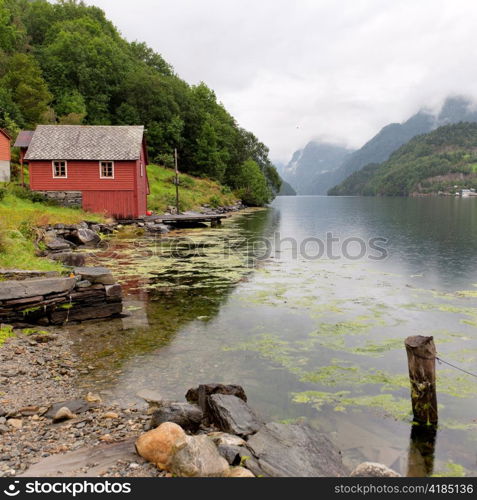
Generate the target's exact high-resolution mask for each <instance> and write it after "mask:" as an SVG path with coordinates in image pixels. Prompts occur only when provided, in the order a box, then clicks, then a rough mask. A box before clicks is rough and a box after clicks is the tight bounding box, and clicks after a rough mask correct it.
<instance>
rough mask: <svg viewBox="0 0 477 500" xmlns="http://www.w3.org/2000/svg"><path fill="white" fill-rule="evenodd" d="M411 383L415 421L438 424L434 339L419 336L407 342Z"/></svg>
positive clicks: (408, 339)
mask: <svg viewBox="0 0 477 500" xmlns="http://www.w3.org/2000/svg"><path fill="white" fill-rule="evenodd" d="M404 344H405V346H406V352H407V360H408V367H409V379H410V381H411V400H412V412H413V414H414V420H415V421H416V422H419V423H423V424H430V425H431V424H437V420H438V416H437V395H436V346H435V345H434V337H423V336H422V335H417V336H414V337H408V338H407V339H406V340H405V342H404Z"/></svg>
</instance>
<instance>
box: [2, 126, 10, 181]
mask: <svg viewBox="0 0 477 500" xmlns="http://www.w3.org/2000/svg"><path fill="white" fill-rule="evenodd" d="M10 141H11V137H10V136H9V135H8V134H7V132H6V131H5V130H2V129H1V128H0V182H8V181H9V180H10V160H11V156H10Z"/></svg>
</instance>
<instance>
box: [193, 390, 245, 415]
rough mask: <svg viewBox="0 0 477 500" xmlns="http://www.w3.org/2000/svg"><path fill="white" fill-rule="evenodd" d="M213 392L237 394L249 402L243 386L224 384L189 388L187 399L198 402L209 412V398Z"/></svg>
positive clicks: (203, 409) (205, 411) (204, 410)
mask: <svg viewBox="0 0 477 500" xmlns="http://www.w3.org/2000/svg"><path fill="white" fill-rule="evenodd" d="M212 394H226V395H229V396H236V397H238V398H240V399H242V400H243V401H245V402H247V396H246V395H245V391H244V390H243V387H242V386H240V385H224V384H201V385H199V387H196V388H193V389H189V390H188V391H187V394H186V399H187V401H189V403H195V404H198V405H199V406H200V407H201V408H202V411H203V412H204V413H207V411H208V405H207V398H208V396H211V395H212Z"/></svg>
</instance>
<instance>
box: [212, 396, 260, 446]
mask: <svg viewBox="0 0 477 500" xmlns="http://www.w3.org/2000/svg"><path fill="white" fill-rule="evenodd" d="M208 402H209V413H208V417H209V420H210V421H211V422H212V423H213V424H215V425H216V426H217V427H218V428H219V429H220V430H222V431H225V432H228V433H230V434H236V435H238V436H249V435H250V434H254V433H255V432H257V431H258V430H259V429H260V428H261V427H262V425H263V423H262V421H261V420H259V419H258V417H257V416H256V415H255V413H254V412H253V411H252V409H251V408H250V407H249V406H248V405H247V403H245V402H244V401H243V400H242V399H239V398H237V397H236V396H227V395H224V394H212V396H210V397H209V399H208Z"/></svg>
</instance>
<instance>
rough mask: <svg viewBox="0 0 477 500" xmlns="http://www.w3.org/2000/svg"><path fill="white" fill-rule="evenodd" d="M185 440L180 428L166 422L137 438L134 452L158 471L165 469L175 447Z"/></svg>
mask: <svg viewBox="0 0 477 500" xmlns="http://www.w3.org/2000/svg"><path fill="white" fill-rule="evenodd" d="M185 439H186V433H185V432H184V430H183V429H182V428H181V427H180V426H178V425H177V424H174V423H172V422H166V423H164V424H161V425H160V426H159V427H157V429H153V430H152V431H148V432H146V433H145V434H142V435H141V436H139V438H138V439H137V441H136V451H137V453H138V454H139V455H141V457H143V458H145V459H146V460H147V461H148V462H152V463H153V464H155V465H156V467H158V468H159V469H167V468H168V466H169V463H170V461H171V459H172V456H173V454H174V452H175V446H176V445H179V444H180V443H182V442H183V441H185Z"/></svg>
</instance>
